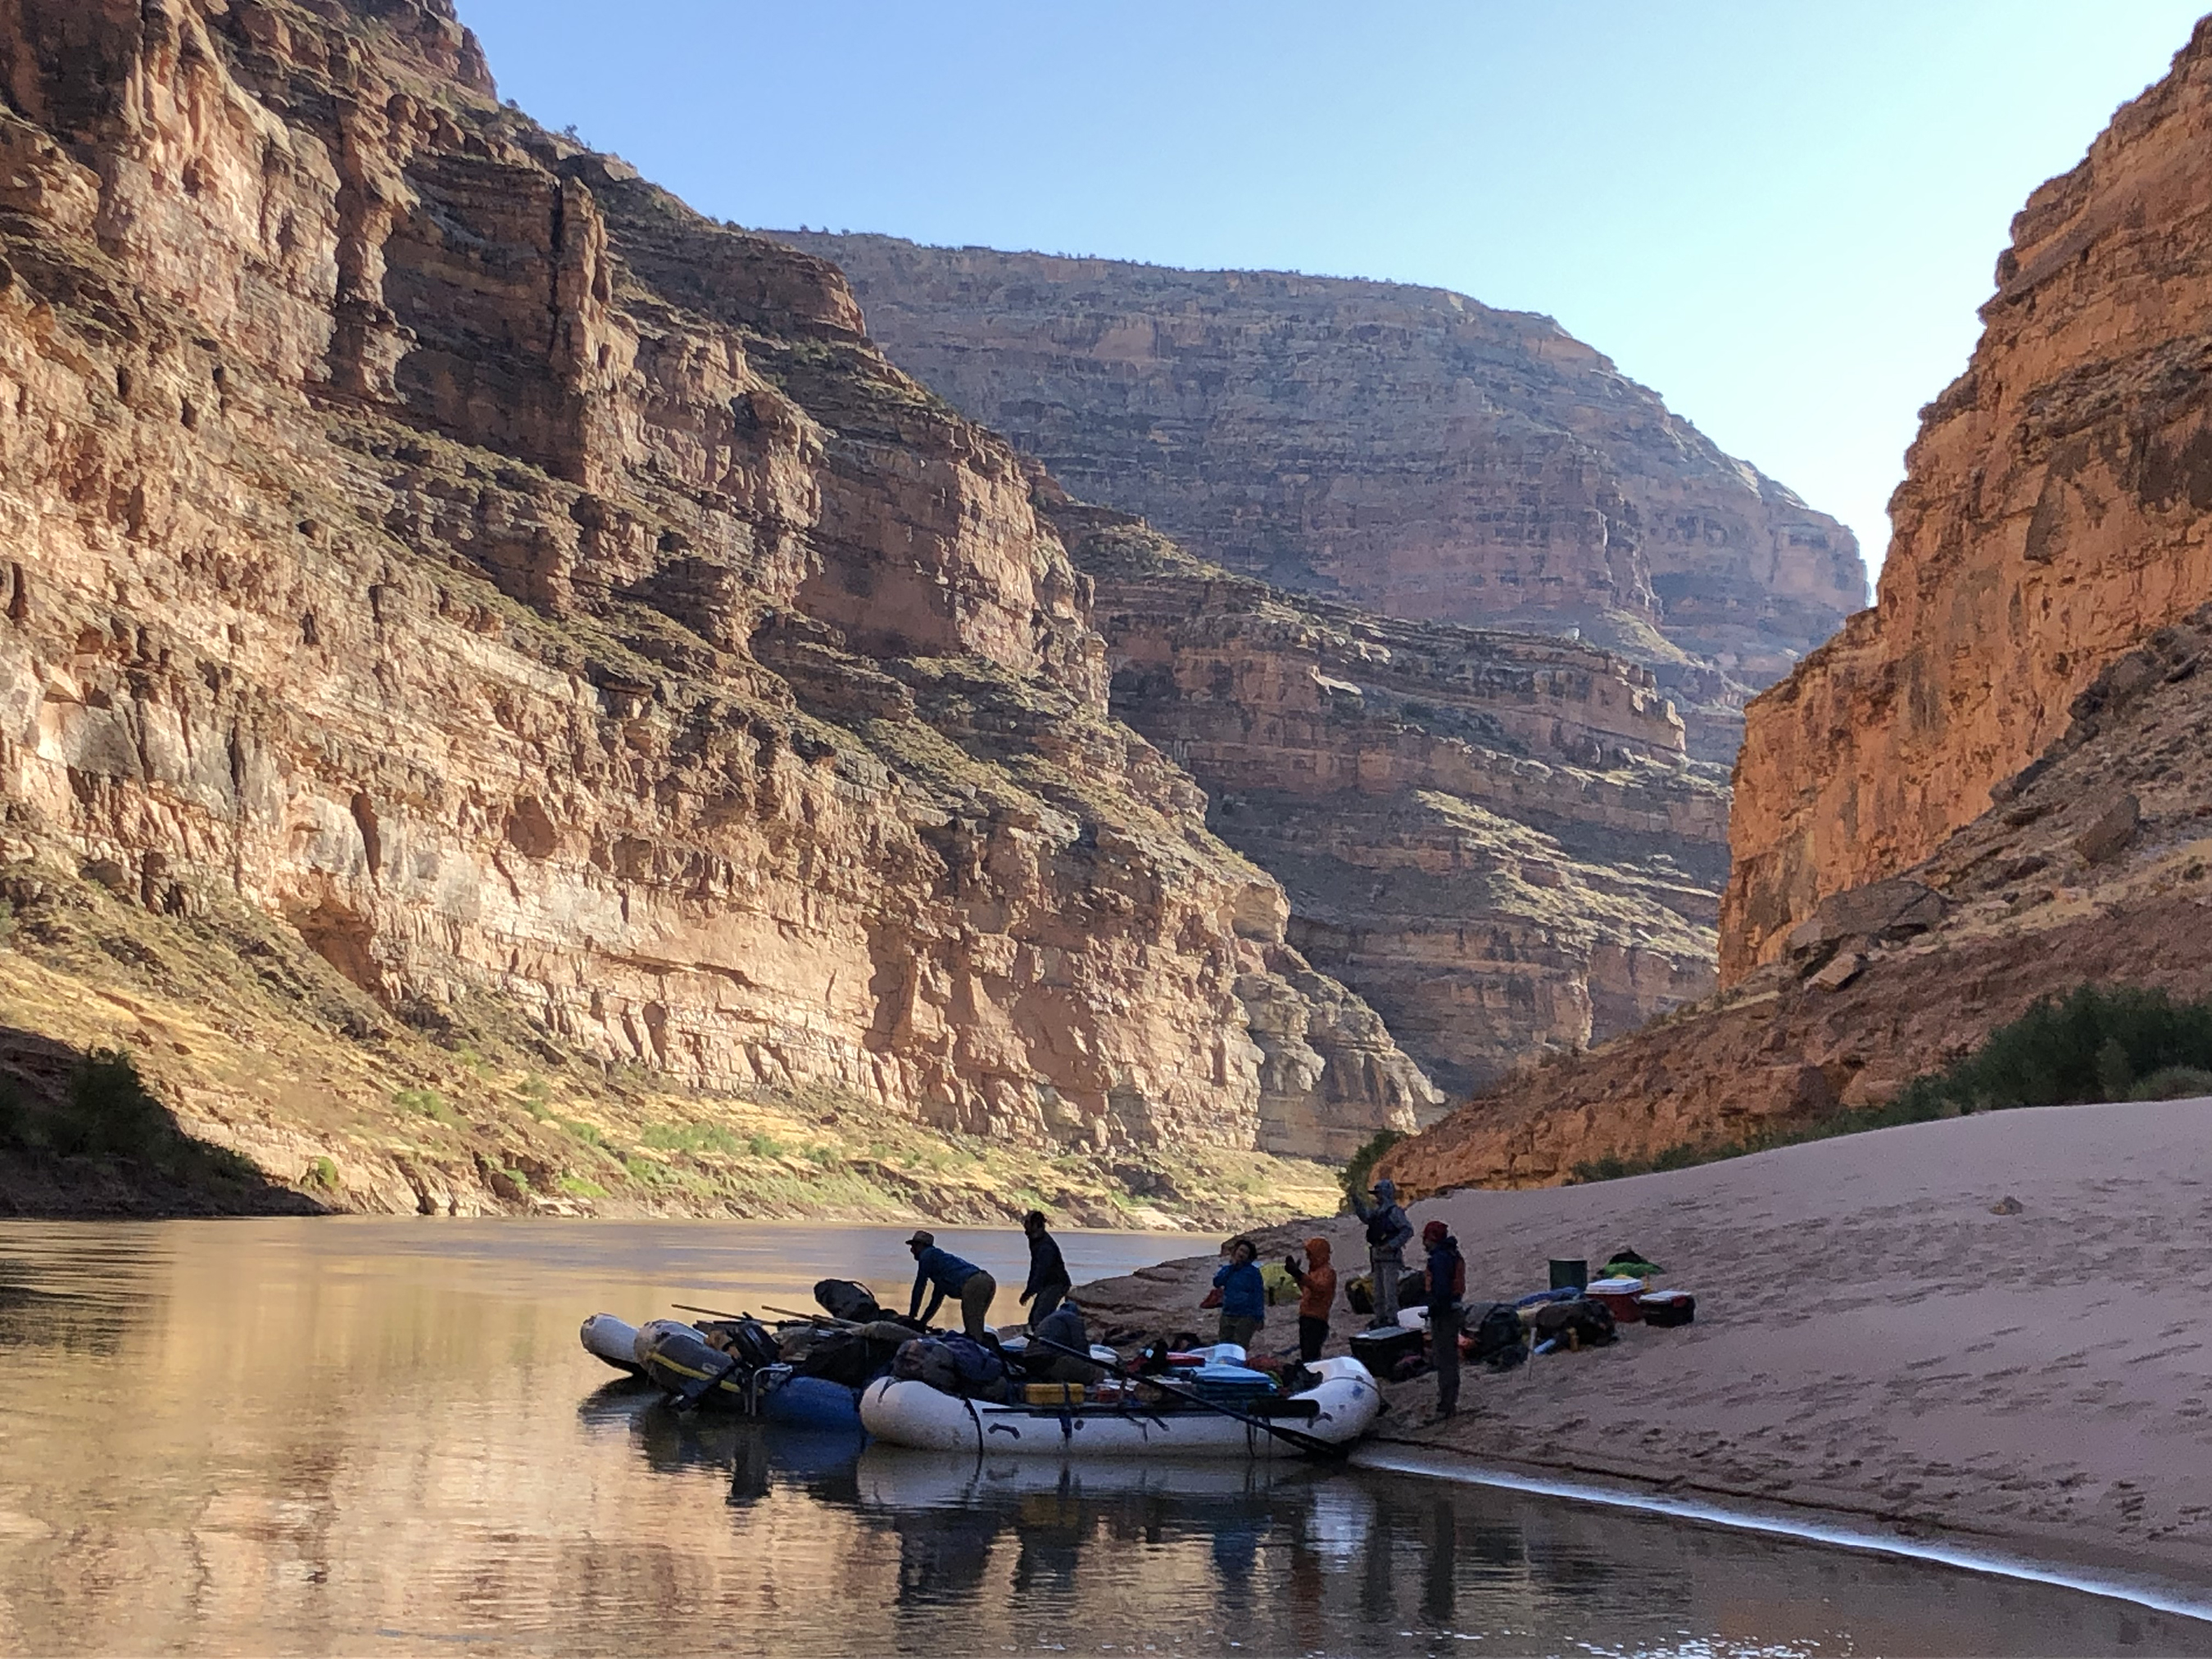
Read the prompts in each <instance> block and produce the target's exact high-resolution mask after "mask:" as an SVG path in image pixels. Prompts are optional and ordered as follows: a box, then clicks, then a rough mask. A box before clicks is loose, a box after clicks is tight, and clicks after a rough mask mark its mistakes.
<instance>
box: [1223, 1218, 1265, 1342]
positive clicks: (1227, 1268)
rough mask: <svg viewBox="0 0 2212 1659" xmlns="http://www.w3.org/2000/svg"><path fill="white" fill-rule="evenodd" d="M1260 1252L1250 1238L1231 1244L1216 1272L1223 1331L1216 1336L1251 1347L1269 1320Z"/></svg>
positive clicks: (1225, 1340)
mask: <svg viewBox="0 0 2212 1659" xmlns="http://www.w3.org/2000/svg"><path fill="white" fill-rule="evenodd" d="M1259 1255H1260V1252H1259V1249H1257V1247H1255V1245H1254V1244H1253V1243H1252V1241H1251V1240H1250V1239H1249V1238H1240V1239H1238V1240H1237V1242H1236V1243H1233V1244H1231V1246H1230V1247H1229V1260H1228V1261H1227V1262H1225V1264H1223V1266H1222V1268H1221V1270H1220V1271H1219V1272H1218V1273H1215V1274H1214V1275H1213V1284H1214V1288H1215V1289H1217V1290H1218V1291H1220V1292H1221V1334H1220V1335H1218V1337H1216V1338H1215V1339H1214V1340H1216V1341H1219V1342H1234V1343H1235V1344H1236V1345H1237V1346H1238V1347H1240V1348H1245V1349H1249V1348H1250V1347H1251V1346H1252V1339H1253V1338H1254V1337H1255V1336H1257V1335H1258V1334H1260V1327H1261V1326H1262V1325H1264V1324H1266V1323H1267V1279H1264V1278H1262V1277H1261V1273H1260V1264H1259V1261H1258V1257H1259Z"/></svg>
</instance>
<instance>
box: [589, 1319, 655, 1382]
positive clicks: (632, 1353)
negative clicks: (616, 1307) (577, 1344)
mask: <svg viewBox="0 0 2212 1659" xmlns="http://www.w3.org/2000/svg"><path fill="white" fill-rule="evenodd" d="M577 1334H578V1335H579V1336H580V1337H581V1338H582V1339H583V1343H584V1352H586V1353H587V1354H589V1355H591V1356H592V1358H594V1359H604V1360H605V1361H606V1363H607V1364H610V1365H611V1366H613V1367H614V1368H615V1369H616V1370H618V1371H626V1372H628V1373H629V1375H630V1376H644V1375H645V1367H643V1366H642V1365H641V1364H638V1363H637V1327H636V1326H635V1325H633V1324H631V1323H630V1322H629V1321H628V1320H626V1319H617V1318H616V1317H615V1316H613V1315H612V1314H593V1315H592V1316H591V1317H590V1318H589V1319H586V1321H585V1322H584V1328H583V1329H582V1330H580V1331H579V1332H578V1333H577Z"/></svg>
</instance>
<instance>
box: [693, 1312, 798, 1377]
mask: <svg viewBox="0 0 2212 1659" xmlns="http://www.w3.org/2000/svg"><path fill="white" fill-rule="evenodd" d="M697 1328H698V1330H699V1331H700V1332H701V1334H703V1335H704V1336H705V1337H706V1339H707V1340H708V1342H709V1343H711V1344H713V1346H715V1347H717V1348H720V1350H721V1351H722V1352H724V1353H726V1354H727V1355H729V1356H730V1358H732V1359H734V1360H736V1361H737V1362H738V1364H740V1365H742V1366H744V1368H745V1369H746V1370H757V1369H758V1368H759V1367H760V1366H763V1365H773V1364H775V1363H776V1361H777V1360H778V1359H779V1358H781V1357H782V1355H781V1349H780V1348H779V1346H778V1345H777V1342H776V1340H775V1334H774V1333H773V1332H771V1331H770V1330H769V1328H768V1327H767V1326H765V1325H763V1324H762V1323H761V1322H760V1321H758V1320H757V1319H723V1320H714V1321H711V1322H710V1321H708V1320H702V1321H700V1322H699V1324H698V1327H697Z"/></svg>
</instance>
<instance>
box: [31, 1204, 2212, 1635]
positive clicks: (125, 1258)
mask: <svg viewBox="0 0 2212 1659" xmlns="http://www.w3.org/2000/svg"><path fill="white" fill-rule="evenodd" d="M963 1246H965V1247H966V1249H969V1250H975V1251H977V1252H978V1253H979V1254H980V1255H981V1258H982V1259H985V1260H987V1261H989V1263H990V1265H992V1266H993V1267H994V1270H996V1269H998V1268H999V1267H1000V1266H1001V1265H1003V1266H1004V1267H1006V1268H1008V1269H1010V1270H1011V1269H1012V1268H1014V1267H1017V1266H1018V1261H1019V1255H1020V1249H1021V1245H1020V1241H1019V1238H1018V1236H1017V1235H1012V1234H1005V1235H1000V1236H998V1237H996V1238H995V1239H989V1240H979V1239H978V1238H977V1237H975V1236H963V1238H962V1239H961V1241H960V1243H957V1244H956V1245H955V1248H963ZM1187 1248H1188V1247H1187V1245H1185V1244H1182V1243H1179V1242H1178V1241H1176V1240H1174V1239H1171V1238H1170V1239H1161V1238H1158V1237H1130V1236H1112V1235H1092V1236H1085V1235H1075V1236H1073V1237H1072V1238H1071V1240H1070V1249H1069V1255H1070V1257H1071V1260H1072V1261H1073V1262H1074V1263H1075V1264H1076V1267H1077V1271H1078V1273H1079V1276H1081V1275H1082V1274H1083V1273H1085V1272H1091V1273H1096V1272H1101V1271H1109V1270H1113V1269H1118V1268H1126V1267H1130V1266H1133V1265H1136V1264H1137V1263H1139V1262H1141V1261H1145V1260H1147V1259H1151V1258H1153V1257H1157V1256H1158V1255H1166V1254H1171V1253H1176V1252H1177V1251H1178V1250H1180V1249H1187ZM878 1261H880V1262H881V1263H882V1264H883V1265H881V1266H878V1265H874V1264H876V1263H877V1262H878ZM854 1264H858V1265H859V1268H860V1276H862V1277H866V1278H869V1279H872V1280H873V1281H874V1282H875V1283H876V1284H877V1285H878V1289H888V1288H890V1286H891V1285H894V1284H896V1283H897V1282H898V1281H899V1279H901V1278H902V1274H901V1273H900V1272H899V1269H900V1268H901V1267H902V1266H903V1258H902V1256H900V1255H898V1254H897V1253H896V1232H895V1231H888V1230H860V1229H832V1228H817V1227H795V1226H780V1225H779V1226H769V1225H709V1224H698V1223H683V1224H671V1225H635V1226H631V1225H621V1226H617V1225H596V1224H589V1225H579V1224H536V1223H528V1222H481V1223H442V1224H441V1223H424V1222H421V1221H415V1220H408V1221H400V1222H368V1221H351V1220H346V1221H289V1220H288V1221H270V1222H251V1223H179V1224H164V1225H150V1226H148V1225H141V1226H131V1225H82V1226H74V1225H73V1226H38V1225H0V1650H25V1651H32V1652H46V1651H66V1652H93V1651H97V1652H110V1651H125V1652H152V1651H179V1650H181V1651H193V1652H234V1651H272V1650H285V1651H293V1650H305V1651H313V1652H344V1653H357V1652H364V1651H366V1652H386V1651H388V1652H392V1653H395V1654H396V1653H406V1652H450V1651H452V1650H453V1647H454V1646H455V1645H456V1644H459V1645H461V1646H464V1647H465V1648H466V1649H468V1650H471V1651H481V1652H486V1653H501V1652H507V1651H517V1652H548V1653H551V1652H594V1653H596V1652H611V1651H622V1652H623V1653H625V1654H640V1653H648V1654H653V1655H656V1656H657V1655H659V1654H665V1653H678V1652H690V1651H697V1650H709V1649H712V1650H721V1651H729V1652H736V1653H748V1652H757V1651H769V1652H775V1653H780V1654H786V1653H787V1654H797V1655H809V1654H836V1653H874V1652H884V1653H889V1652H913V1653H965V1652H971V1651H981V1652H1035V1651H1041V1650H1042V1651H1060V1650H1065V1651H1082V1652H1100V1651H1110V1652H1115V1653H1143V1652H1146V1651H1153V1652H1160V1653H1172V1652H1208V1653H1213V1652H1220V1653H1227V1652H1232V1651H1235V1652H1243V1653H1258V1654H1271V1653H1285V1654H1291V1653H1295V1654H1306V1653H1355V1652H1356V1653H1370V1652H1403V1653H1437V1652H1445V1651H1449V1652H1455V1653H1463V1652H1478V1653H1479V1652H1507V1653H1522V1652H1541V1653H1548V1652H1558V1651H1561V1650H1571V1651H1577V1652H1594V1653H1604V1654H1612V1653H1683V1654H1693V1653H1694V1654H1709V1653H1729V1654H1739V1653H1740V1654H1785V1653H1786V1654H1797V1653H1805V1654H1814V1653H1818V1654H1838V1653H1871V1652H1914V1651H1918V1652H1946V1651H1948V1652H1962V1651H1972V1652H2007V1651H2017V1652H2049V1653H2077V1652H2087V1651H2107V1650H2123V1649H2128V1648H2134V1649H2136V1650H2141V1651H2144V1652H2180V1651H2205V1652H2212V1632H2208V1631H2207V1629H2206V1628H2205V1627H2204V1626H2197V1625H2195V1624H2192V1623H2190V1622H2188V1621H2185V1620H2176V1619H2168V1618H2165V1617H2162V1616H2160V1615H2155V1614H2150V1613H2142V1612H2140V1611H2136V1610H2133V1609H2130V1608H2128V1607H2124V1606H2122V1605H2120V1604H2117V1603H2112V1602H2107V1601H2098V1600H2094V1599H2093V1598H2089V1597H2085V1596H2079V1595H2070V1594H2069V1593H2066V1592H2063V1591H2057V1590H2053V1589H2045V1588H2041V1587H2037V1586H2031V1585H2025V1584H2016V1583H2002V1582H1997V1581H1991V1580H1986V1579H1982V1578H1978V1577H1972V1576H1971V1575H1966V1574H1961V1573H1955V1572H1950V1571H1943V1570H1941V1569H1934V1568H1928V1567H1923V1566H1917V1565H1911V1564H1906V1563H1900V1562H1891V1561H1884V1560H1879V1559H1869V1558H1863V1557H1857V1556H1852V1555H1848V1554H1843V1553H1833V1552H1827V1551H1822V1550H1820V1549H1816V1548H1810V1547H1801V1546H1796V1545H1790V1544H1784V1543H1779V1542H1777V1541H1770V1540H1762V1539H1756V1538H1747V1537H1743V1536H1740V1535H1735V1534H1727V1533H1721V1532H1715V1531H1711V1530H1706V1529H1703V1528H1694V1527H1687V1526H1683V1525H1680V1524H1679V1523H1674V1522H1665V1521H1661V1520H1655V1519H1651V1518H1648V1517H1638V1516H1626V1515H1620V1514H1612V1513H1606V1512H1601V1511H1594V1510H1586V1509H1579V1508H1576V1507H1573V1506H1569V1505H1565V1504H1558V1503H1555V1502H1552V1501H1549V1500H1544V1499H1539V1498H1522V1497H1516V1496H1514V1495H1511V1494H1506V1493H1500V1492H1487V1491H1480V1490H1476V1489H1472V1488H1466V1487H1458V1486H1445V1485H1439V1484H1435V1483H1430V1482H1425V1481H1421V1480H1415V1479H1410V1478H1407V1477H1400V1476H1389V1475H1381V1474H1362V1473H1357V1472H1354V1473H1350V1474H1345V1473H1335V1474H1323V1473H1320V1472H1316V1471H1314V1470H1311V1469H1308V1468H1299V1467H1291V1468H1279V1467H1274V1466H1263V1467H1259V1468H1247V1467H1245V1466H1243V1465H1242V1464H1225V1463H1212V1464H1195V1465H1184V1466H1179V1467H1178V1466H1174V1465H1170V1464H1164V1463H1163V1464H1151V1465H1138V1466H1131V1465H1124V1464H1115V1463H1101V1464H1097V1465H1093V1466H1091V1467H1081V1466H1078V1467H1073V1468H1064V1467H1062V1466H1060V1464H1058V1463H1057V1462H1042V1461H1036V1462H1031V1461H1025V1460H1020V1459H1008V1460H1005V1461H1003V1462H985V1463H982V1464H981V1465H979V1464H977V1463H976V1462H975V1461H974V1460H973V1459H968V1460H960V1459H945V1458H939V1457H934V1456H929V1455H921V1454H911V1453H898V1452H896V1451H894V1450H892V1449H889V1448H884V1447H871V1448H868V1449H865V1450H863V1449H861V1448H860V1445H859V1444H858V1443H857V1442H855V1441H851V1440H846V1439H842V1438H831V1439H827V1440H824V1439H822V1438H819V1437H805V1436H797V1435H791V1434H787V1433H779V1432H777V1431H775V1430H773V1429H763V1428H762V1427H761V1426H759V1425H750V1424H743V1423H738V1422H734V1421H732V1420H729V1419H718V1418H714V1417H712V1416H683V1415H679V1414H678V1413H674V1412H672V1411H671V1410H669V1409H668V1408H667V1407H665V1406H663V1405H661V1404H659V1402H658V1401H657V1400H656V1399H655V1398H654V1396H653V1395H651V1394H650V1393H649V1392H641V1391H640V1390H638V1389H635V1387H633V1386H632V1385H629V1384H627V1383H621V1382H609V1381H607V1379H608V1378H609V1377H610V1376H611V1373H609V1372H608V1371H606V1370H605V1369H604V1368H603V1367H600V1366H599V1365H598V1364H597V1363H596V1362H594V1361H592V1359H590V1358H588V1357H586V1355H585V1354H584V1353H583V1352H582V1351H581V1350H580V1348H579V1347H578V1346H577V1345H576V1340H575V1328H576V1324H577V1322H578V1321H579V1320H580V1318H581V1316H583V1315H584V1314H586V1313H588V1312H591V1311H593V1310H597V1309H599V1308H606V1309H609V1310H612V1311H616V1312H619V1313H622V1314H624V1315H625V1316H633V1317H635V1316H644V1315H647V1314H651V1313H657V1312H660V1311H663V1310H665V1307H666V1305H667V1304H668V1303H669V1302H670V1301H671V1300H684V1301H691V1300H698V1301H702V1302H705V1303H707V1304H710V1305H738V1306H743V1305H759V1304H763V1303H765V1302H769V1301H776V1302H781V1301H784V1300H786V1299H787V1298H792V1297H796V1298H803V1297H804V1296H805V1287H806V1285H810V1284H811V1281H812V1280H813V1279H814V1278H816V1277H817V1276H819V1274H821V1273H830V1272H837V1273H844V1272H851V1271H854ZM1009 1277H1011V1278H1012V1281H1013V1283H1015V1284H1017V1285H1018V1282H1019V1276H1018V1273H1006V1272H1002V1273H1000V1278H1001V1280H1002V1282H1005V1281H1006V1279H1008V1278H1009ZM794 1305H795V1302H794Z"/></svg>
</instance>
